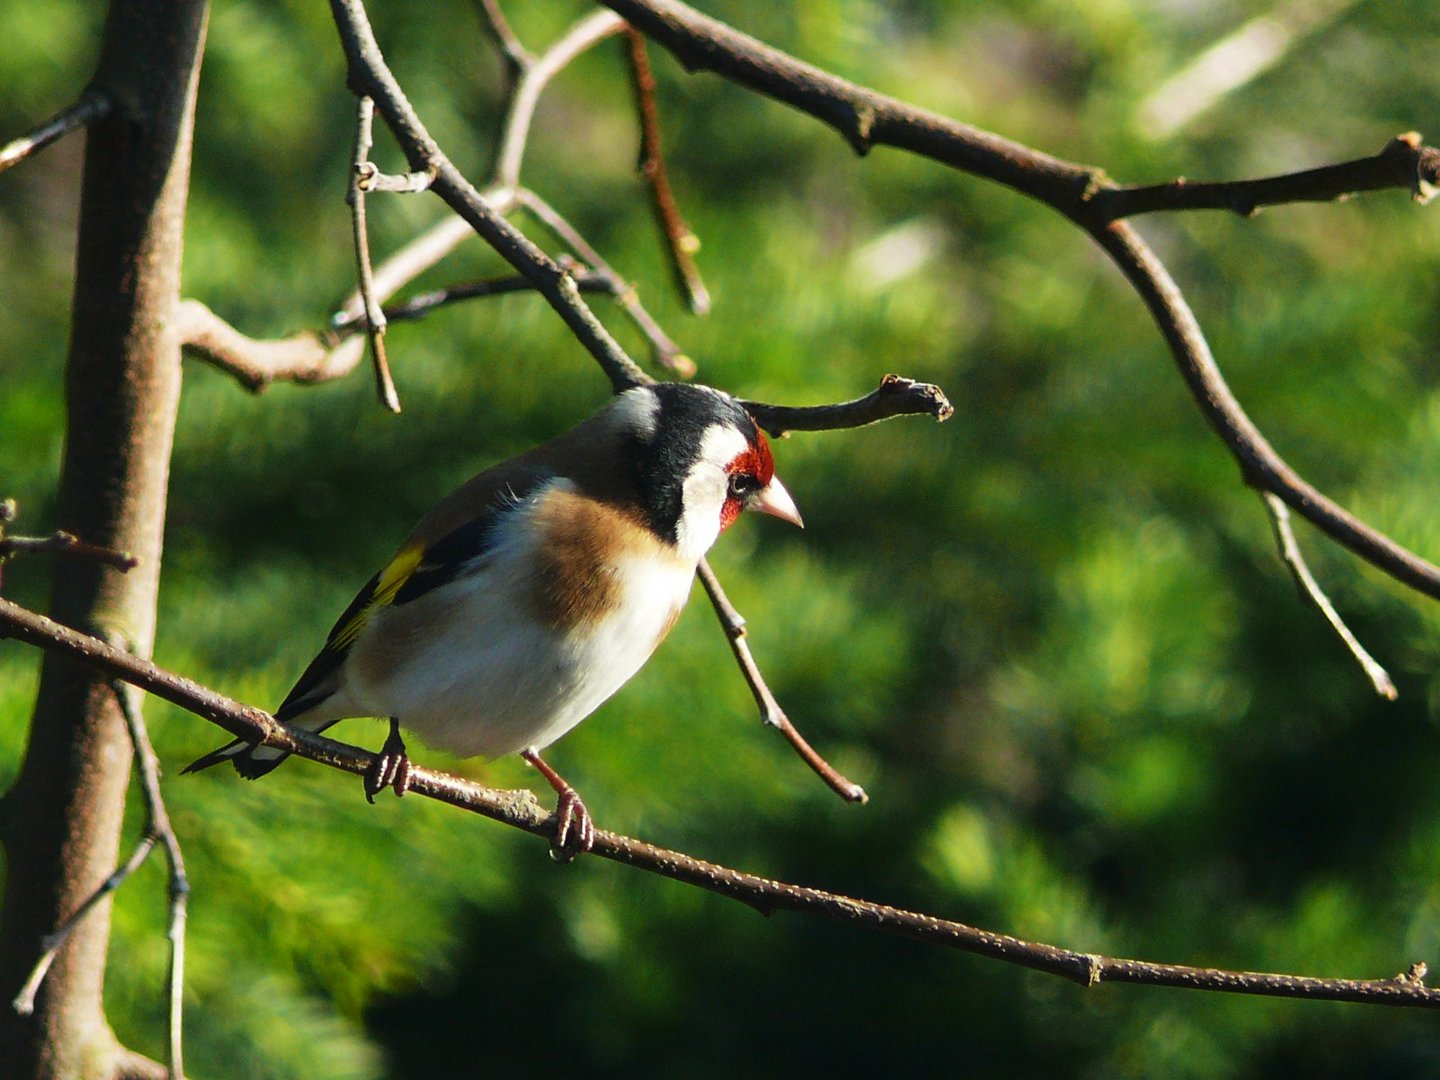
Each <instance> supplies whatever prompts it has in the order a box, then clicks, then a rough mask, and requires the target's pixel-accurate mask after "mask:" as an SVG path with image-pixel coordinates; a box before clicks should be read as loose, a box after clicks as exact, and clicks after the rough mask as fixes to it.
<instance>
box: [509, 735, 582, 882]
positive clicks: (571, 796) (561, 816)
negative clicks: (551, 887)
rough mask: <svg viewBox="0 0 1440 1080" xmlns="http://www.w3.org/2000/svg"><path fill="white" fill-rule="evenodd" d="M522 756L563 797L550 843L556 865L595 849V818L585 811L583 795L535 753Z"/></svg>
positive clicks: (551, 853)
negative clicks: (581, 797)
mask: <svg viewBox="0 0 1440 1080" xmlns="http://www.w3.org/2000/svg"><path fill="white" fill-rule="evenodd" d="M520 756H521V757H522V758H524V759H525V760H526V761H527V762H529V763H530V764H531V765H533V766H534V767H535V768H536V769H537V770H539V772H540V775H541V776H543V777H545V779H546V781H547V782H548V783H549V784H550V786H551V787H552V788H554V789H555V793H556V794H557V795H559V796H560V801H559V802H557V803H556V804H555V835H554V836H553V837H552V838H551V840H550V857H551V858H552V859H554V860H555V861H556V862H561V863H568V862H570V861H571V860H572V859H574V858H575V856H577V855H579V854H580V853H581V852H585V851H589V850H590V849H591V848H592V847H594V846H595V819H594V818H592V817H591V816H590V811H589V810H587V809H586V808H585V804H584V803H583V802H582V801H581V799H580V793H579V792H578V791H576V790H575V789H574V788H573V787H571V786H570V785H569V783H567V782H566V780H565V778H564V777H563V776H561V775H560V774H559V773H557V772H556V771H555V770H554V769H552V768H551V767H550V766H549V765H547V764H545V762H544V761H543V760H542V759H541V757H540V755H539V754H538V753H536V752H535V751H534V750H525V751H523V752H522V753H521V754H520Z"/></svg>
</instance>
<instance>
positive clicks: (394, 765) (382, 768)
mask: <svg viewBox="0 0 1440 1080" xmlns="http://www.w3.org/2000/svg"><path fill="white" fill-rule="evenodd" d="M387 787H388V788H394V789H395V797H396V798H397V799H398V798H399V797H400V796H402V795H404V794H405V792H407V791H409V790H410V755H409V754H407V753H406V752H405V740H404V739H402V738H400V721H398V720H397V719H395V717H393V716H392V717H390V734H389V736H388V737H387V738H386V739H385V745H384V746H382V747H381V748H380V753H378V754H376V755H375V757H374V759H373V760H372V761H371V762H370V768H368V769H366V770H365V798H366V799H368V800H369V801H370V802H371V803H374V802H375V796H376V795H379V794H380V792H382V791H384V790H385V789H386V788H387Z"/></svg>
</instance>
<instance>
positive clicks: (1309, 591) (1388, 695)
mask: <svg viewBox="0 0 1440 1080" xmlns="http://www.w3.org/2000/svg"><path fill="white" fill-rule="evenodd" d="M1260 498H1261V499H1263V500H1264V501H1265V508H1266V509H1267V510H1269V511H1270V521H1271V524H1272V525H1273V526H1274V528H1275V543H1276V545H1277V546H1278V547H1279V549H1280V558H1281V559H1283V560H1284V561H1285V565H1286V566H1288V567H1289V568H1290V573H1291V575H1292V576H1293V577H1294V578H1295V585H1296V587H1297V588H1298V589H1299V590H1300V593H1301V595H1302V596H1304V597H1305V598H1306V599H1308V600H1309V601H1310V602H1311V603H1312V604H1314V605H1315V607H1316V608H1318V609H1319V611H1320V614H1321V615H1324V616H1325V621H1326V622H1328V623H1329V624H1330V628H1331V629H1332V630H1334V631H1335V633H1336V634H1338V635H1339V636H1340V640H1341V641H1343V642H1344V643H1345V647H1346V648H1347V649H1349V650H1350V655H1352V656H1353V657H1355V660H1356V661H1357V662H1358V663H1359V665H1360V667H1361V668H1362V669H1363V670H1364V672H1365V675H1366V677H1367V678H1369V680H1370V683H1371V685H1372V686H1374V687H1375V692H1376V693H1377V694H1379V695H1380V696H1381V697H1383V698H1385V699H1387V700H1389V701H1394V700H1395V699H1396V698H1397V697H1399V696H1400V692H1399V691H1398V690H1396V689H1395V683H1394V682H1393V681H1392V680H1391V678H1390V673H1389V672H1388V671H1386V670H1385V669H1384V668H1383V667H1381V666H1380V665H1379V664H1378V663H1377V662H1376V660H1375V658H1374V657H1373V656H1371V655H1370V654H1369V653H1368V652H1366V651H1365V646H1363V645H1361V644H1360V639H1359V638H1357V637H1356V636H1355V635H1354V634H1353V633H1352V632H1351V630H1350V627H1348V626H1346V625H1345V620H1344V619H1342V618H1340V613H1339V612H1338V611H1336V610H1335V605H1334V604H1332V603H1331V602H1330V597H1328V596H1326V595H1325V590H1324V589H1322V588H1320V583H1319V582H1318V581H1316V580H1315V575H1314V574H1312V573H1311V572H1310V566H1309V564H1307V563H1306V562H1305V556H1304V555H1303V554H1302V553H1301V551H1300V545H1299V543H1297V542H1296V540H1295V530H1294V529H1293V528H1292V527H1291V525H1290V509H1289V507H1287V506H1286V505H1285V504H1284V503H1283V502H1281V501H1280V499H1279V497H1278V496H1276V495H1272V494H1270V492H1268V491H1263V492H1261V493H1260Z"/></svg>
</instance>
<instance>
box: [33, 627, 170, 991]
mask: <svg viewBox="0 0 1440 1080" xmlns="http://www.w3.org/2000/svg"><path fill="white" fill-rule="evenodd" d="M56 625H57V626H58V625H59V624H58V623H57V624H56ZM95 640H97V641H98V640H99V639H98V638H97V639H95ZM156 839H157V837H155V836H154V835H153V834H151V833H149V832H146V833H145V834H144V835H142V836H141V837H140V840H139V842H138V843H137V844H136V845H135V850H134V851H132V852H131V853H130V858H128V859H126V860H125V862H124V863H122V864H121V865H120V867H119V868H118V869H116V871H115V872H114V873H113V874H111V875H110V876H109V877H107V878H106V879H105V880H104V881H103V882H101V883H100V887H99V888H97V889H96V890H95V891H94V892H92V893H91V894H90V895H89V896H88V897H86V898H85V902H84V903H83V904H81V905H80V906H79V907H78V908H76V909H75V911H73V912H72V913H71V914H70V915H69V916H68V917H67V918H66V919H65V921H64V922H62V923H61V924H60V925H59V926H57V927H56V928H55V930H54V931H53V932H52V933H50V934H47V935H46V936H45V939H44V951H43V952H42V953H41V954H40V958H39V959H38V960H36V961H35V967H34V968H33V969H32V970H31V972H30V977H29V978H28V979H26V980H25V985H24V986H22V987H21V988H20V992H19V993H18V994H16V995H15V998H14V1000H13V1001H11V1003H10V1004H11V1007H12V1008H14V1010H15V1011H16V1012H17V1013H19V1014H20V1015H21V1016H29V1015H30V1014H31V1013H32V1012H34V1011H35V995H36V993H38V992H39V990H40V984H41V983H43V982H44V981H45V976H46V975H47V974H49V972H50V965H51V964H53V963H54V962H55V956H56V954H57V953H59V951H60V946H62V945H64V944H65V942H66V941H68V940H69V938H70V934H71V933H72V932H73V931H74V929H75V927H76V926H78V925H79V924H80V921H81V920H82V919H84V918H85V916H86V915H89V914H90V912H92V911H94V910H95V905H96V904H98V903H100V901H102V900H104V899H105V898H106V897H107V896H109V895H110V894H111V893H113V892H114V891H115V890H116V889H118V888H119V887H120V886H121V885H123V884H125V880H126V879H127V878H128V877H129V876H130V875H131V874H133V873H134V872H135V871H136V870H138V869H140V865H141V864H142V863H143V862H144V861H145V859H146V857H147V856H149V854H150V852H151V850H152V849H153V848H154V847H155V842H156Z"/></svg>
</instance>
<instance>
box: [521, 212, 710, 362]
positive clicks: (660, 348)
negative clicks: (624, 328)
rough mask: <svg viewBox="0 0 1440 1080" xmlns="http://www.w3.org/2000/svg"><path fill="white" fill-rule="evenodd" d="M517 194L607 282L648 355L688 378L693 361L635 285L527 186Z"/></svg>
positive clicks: (541, 220)
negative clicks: (647, 345) (646, 344)
mask: <svg viewBox="0 0 1440 1080" xmlns="http://www.w3.org/2000/svg"><path fill="white" fill-rule="evenodd" d="M518 194H519V198H520V204H521V205H522V206H524V207H525V209H527V210H529V211H530V212H531V213H532V214H534V215H535V216H536V217H537V218H538V219H539V220H540V222H541V224H543V225H544V226H545V227H546V228H548V229H549V230H550V231H551V232H552V233H554V234H555V236H556V237H557V238H558V239H559V240H560V241H561V242H562V243H563V244H564V245H565V246H566V247H568V248H569V249H570V250H571V251H572V252H574V253H575V254H576V255H577V256H578V257H579V258H580V259H582V260H583V261H584V262H586V263H588V264H589V265H590V267H591V268H592V269H593V270H594V271H595V272H596V273H598V274H600V275H601V276H603V277H604V278H606V279H607V280H608V281H609V282H610V284H611V289H610V292H611V295H613V296H614V297H615V298H616V299H617V300H619V302H620V306H621V307H622V308H623V309H624V310H625V314H627V315H629V316H630V321H631V322H633V323H634V324H635V327H636V329H638V330H639V331H640V333H641V334H643V335H644V336H645V340H646V341H648V342H649V343H650V355H651V357H652V358H653V359H654V361H655V363H656V364H657V365H659V366H660V367H663V368H665V369H666V370H668V371H673V372H674V373H675V374H676V375H679V376H680V377H681V378H682V379H689V378H692V377H693V376H694V375H695V361H693V360H691V359H690V357H688V356H686V355H685V353H684V351H683V350H682V349H681V348H680V346H679V345H676V344H675V342H673V341H671V340H670V335H669V334H667V333H665V331H664V330H663V329H662V328H661V326H660V324H659V323H658V322H656V321H655V319H654V317H653V316H652V315H651V314H650V312H648V311H646V310H645V305H644V304H642V303H640V295H639V293H637V292H636V291H635V287H634V286H633V285H631V284H630V283H629V282H627V281H626V280H625V279H624V278H623V277H621V276H620V275H619V274H618V273H616V272H615V269H614V268H613V267H612V266H611V265H610V264H609V263H608V262H606V261H605V259H604V258H603V257H602V256H601V254H600V253H599V252H598V251H596V250H595V249H594V248H593V247H591V246H590V244H589V242H587V241H586V239H585V238H584V237H583V236H581V235H580V232H579V230H578V229H576V228H575V227H574V226H573V225H571V224H570V222H569V221H567V220H566V219H565V218H564V217H563V216H562V215H561V214H560V212H559V211H558V210H556V209H555V208H554V207H553V206H551V205H550V204H549V203H548V202H546V201H545V200H544V199H542V198H541V197H540V196H539V195H536V194H535V193H534V192H533V191H531V190H530V189H529V188H521V189H520V190H519V192H518Z"/></svg>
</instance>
